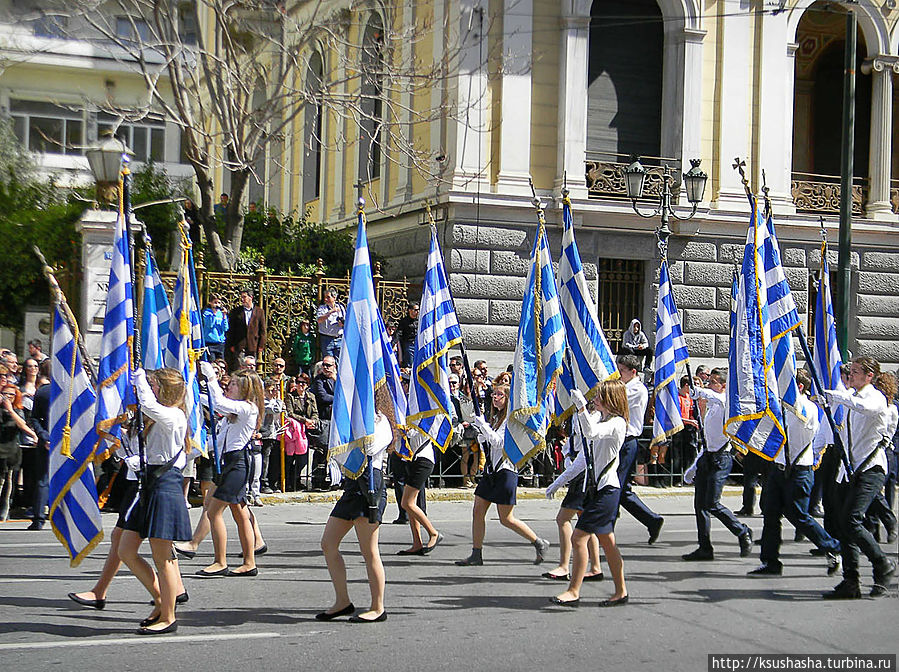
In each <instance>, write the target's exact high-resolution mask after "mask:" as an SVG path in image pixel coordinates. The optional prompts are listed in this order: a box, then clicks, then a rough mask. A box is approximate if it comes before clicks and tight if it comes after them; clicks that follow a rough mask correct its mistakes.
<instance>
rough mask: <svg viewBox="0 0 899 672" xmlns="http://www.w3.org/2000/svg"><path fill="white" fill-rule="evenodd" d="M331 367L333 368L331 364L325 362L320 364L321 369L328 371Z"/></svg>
mask: <svg viewBox="0 0 899 672" xmlns="http://www.w3.org/2000/svg"><path fill="white" fill-rule="evenodd" d="M332 366H334V365H333V364H328V363H326V362H322V368H323V369H330V368H331V367H332Z"/></svg>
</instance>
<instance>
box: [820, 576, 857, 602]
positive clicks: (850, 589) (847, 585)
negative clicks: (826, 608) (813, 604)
mask: <svg viewBox="0 0 899 672" xmlns="http://www.w3.org/2000/svg"><path fill="white" fill-rule="evenodd" d="M861 596H862V591H861V588H860V587H859V585H858V581H850V580H848V579H843V580H842V581H840V583H838V584H837V587H836V588H834V589H833V590H831V591H830V592H829V593H824V599H825V600H858V599H860V598H861Z"/></svg>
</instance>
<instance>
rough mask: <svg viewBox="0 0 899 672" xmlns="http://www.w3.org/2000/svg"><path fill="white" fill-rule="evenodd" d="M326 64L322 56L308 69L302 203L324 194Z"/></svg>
mask: <svg viewBox="0 0 899 672" xmlns="http://www.w3.org/2000/svg"><path fill="white" fill-rule="evenodd" d="M323 76H324V64H323V63H322V57H321V54H319V53H318V52H315V53H313V54H312V56H311V57H310V58H309V67H308V68H307V70H306V86H305V90H306V94H307V96H308V97H307V99H306V106H305V114H304V121H303V147H304V151H303V202H304V203H308V202H309V201H314V200H315V199H316V198H318V197H319V196H320V195H321V171H322V99H321V90H322V77H323Z"/></svg>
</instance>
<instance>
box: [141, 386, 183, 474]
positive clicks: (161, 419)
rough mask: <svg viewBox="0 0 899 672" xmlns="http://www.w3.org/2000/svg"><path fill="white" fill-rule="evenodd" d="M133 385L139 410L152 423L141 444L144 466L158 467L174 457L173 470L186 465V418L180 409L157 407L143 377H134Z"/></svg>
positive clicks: (157, 404) (156, 402)
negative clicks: (145, 462)
mask: <svg viewBox="0 0 899 672" xmlns="http://www.w3.org/2000/svg"><path fill="white" fill-rule="evenodd" d="M134 383H135V386H134V387H135V390H136V392H137V399H138V401H139V402H140V405H141V410H142V411H143V413H144V415H146V416H147V417H148V418H149V419H151V420H152V421H153V426H152V427H150V431H149V432H147V438H146V439H145V440H144V455H145V456H146V460H147V464H149V465H154V466H158V465H161V464H165V463H166V462H169V461H170V460H171V459H172V458H174V457H176V456H177V458H178V459H177V460H176V461H175V463H174V466H176V467H178V468H179V469H180V468H182V467H183V466H184V465H185V464H187V457H186V455H185V451H184V448H185V446H186V445H187V416H186V415H184V411H182V410H181V409H180V408H174V407H172V406H163V405H162V404H160V403H159V401H158V400H157V399H156V395H155V394H153V390H152V389H150V385H149V383H147V379H146V378H145V377H144V376H134ZM132 449H133V446H132Z"/></svg>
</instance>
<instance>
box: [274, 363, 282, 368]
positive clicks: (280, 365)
mask: <svg viewBox="0 0 899 672" xmlns="http://www.w3.org/2000/svg"><path fill="white" fill-rule="evenodd" d="M275 366H277V367H278V368H279V369H283V368H284V365H283V364H278V362H275Z"/></svg>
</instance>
